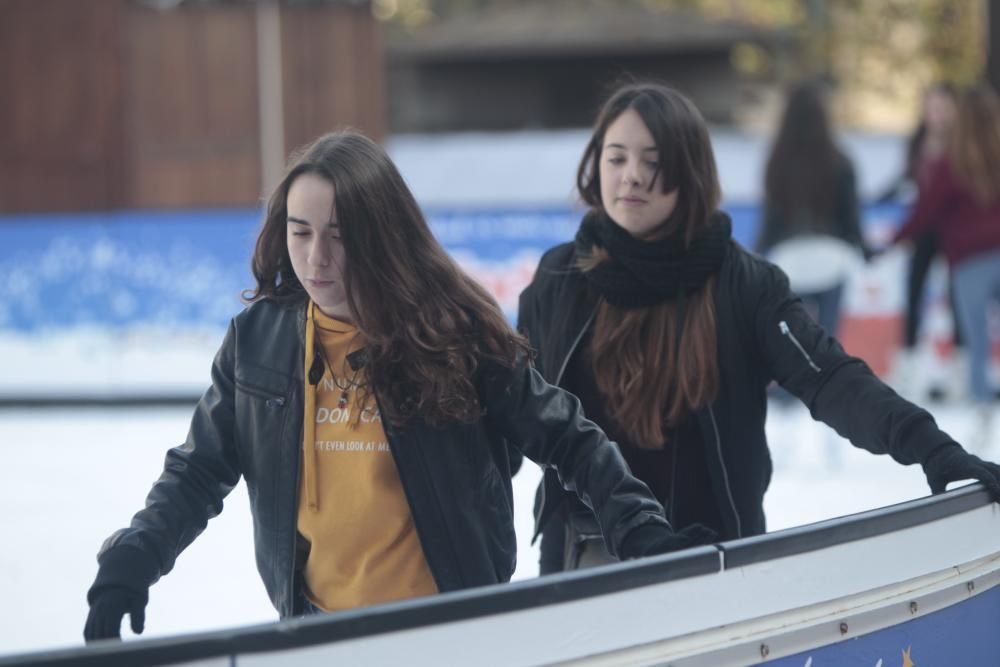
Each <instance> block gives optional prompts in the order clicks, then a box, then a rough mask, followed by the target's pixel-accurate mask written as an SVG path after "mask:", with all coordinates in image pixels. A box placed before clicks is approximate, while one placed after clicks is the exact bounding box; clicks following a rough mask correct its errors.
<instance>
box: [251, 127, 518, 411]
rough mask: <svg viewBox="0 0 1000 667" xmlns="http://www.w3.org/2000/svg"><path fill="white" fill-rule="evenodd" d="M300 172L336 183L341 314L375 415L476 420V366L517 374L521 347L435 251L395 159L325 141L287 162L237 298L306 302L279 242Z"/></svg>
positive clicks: (350, 135) (481, 292) (342, 135)
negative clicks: (344, 308)
mask: <svg viewBox="0 0 1000 667" xmlns="http://www.w3.org/2000/svg"><path fill="white" fill-rule="evenodd" d="M307 173H308V174H316V175H319V176H321V177H322V178H325V179H326V180H328V181H329V182H330V183H332V184H333V188H334V207H335V209H336V219H337V222H338V225H339V231H340V235H341V240H342V242H343V244H344V251H345V258H346V259H345V266H344V287H345V289H346V292H347V301H348V306H349V308H350V311H351V316H352V318H353V319H354V321H355V323H356V324H357V326H358V329H359V330H360V332H361V333H362V335H363V336H364V338H365V342H366V351H367V359H368V362H367V366H366V368H367V375H368V378H367V379H368V382H369V383H370V386H371V387H372V388H374V389H375V390H377V392H378V395H379V398H380V406H381V409H382V413H383V416H384V417H385V418H387V419H388V420H389V421H390V422H391V423H393V424H395V425H400V426H402V425H405V424H406V423H408V422H409V421H410V420H411V419H413V418H415V417H419V418H421V419H423V420H425V421H427V422H428V423H430V424H433V425H437V426H440V425H443V424H446V423H448V422H452V421H455V420H458V421H464V422H472V421H475V420H476V419H478V418H479V417H480V416H481V414H482V406H481V405H480V403H479V400H478V397H477V392H476V387H475V380H474V374H475V373H476V370H477V368H478V367H479V365H480V364H481V363H482V362H483V361H484V360H489V361H491V362H494V363H499V364H501V365H503V366H505V367H508V368H513V367H514V365H515V364H516V363H518V358H519V357H520V355H521V354H522V353H527V352H528V350H529V347H528V344H527V341H526V340H525V339H524V338H523V337H522V336H521V335H520V334H518V333H516V332H515V331H514V330H513V329H512V328H511V326H510V325H509V324H508V323H507V320H506V318H505V317H504V315H503V313H502V312H501V310H500V307H499V306H498V305H497V303H496V301H495V300H494V299H493V297H492V296H490V294H489V293H488V292H487V291H486V290H485V289H484V288H483V287H482V286H480V285H479V284H478V283H476V282H475V281H474V280H473V279H472V278H470V277H469V276H468V275H466V274H465V273H464V272H463V271H462V269H461V268H459V266H458V265H457V264H456V263H455V261H454V260H452V258H451V257H450V256H449V255H448V253H447V252H446V251H445V250H444V248H443V247H441V244H440V243H438V241H437V240H436V239H435V238H434V236H433V234H432V233H431V230H430V227H429V226H428V225H427V221H426V220H425V219H424V216H423V214H422V213H421V211H420V208H419V207H418V206H417V203H416V201H415V199H414V197H413V194H412V193H411V192H410V190H409V188H408V187H407V186H406V183H405V182H404V181H403V177H402V176H401V175H400V173H399V171H398V170H397V169H396V166H395V165H394V164H393V162H392V160H391V159H390V158H389V156H388V155H387V154H386V153H385V151H384V150H383V149H382V148H381V147H380V146H379V145H378V144H376V143H375V142H373V141H371V140H370V139H368V138H367V137H365V136H363V135H361V134H358V133H355V132H351V131H347V132H335V133H331V134H327V135H324V136H322V137H320V138H319V139H317V140H316V141H315V142H313V143H312V144H310V145H309V146H307V147H306V148H304V149H303V150H302V151H301V152H300V153H299V154H298V155H297V156H295V157H293V159H292V161H291V165H290V167H289V169H288V171H287V172H286V174H285V176H284V178H283V179H282V181H281V183H280V184H279V185H278V187H277V188H276V189H275V191H274V193H273V194H272V195H271V198H270V200H269V201H268V205H267V214H266V217H265V219H264V224H263V228H262V229H261V232H260V236H259V237H258V239H257V247H256V251H255V252H254V257H253V265H252V269H253V275H254V278H255V279H256V281H257V287H256V288H255V289H254V290H252V291H248V292H247V293H246V294H245V296H244V298H245V299H246V300H247V301H248V302H252V301H258V300H261V299H272V300H274V301H277V302H279V303H285V304H301V303H305V302H306V301H307V300H308V298H309V297H308V295H307V294H306V293H305V289H304V288H303V287H302V284H301V283H300V282H299V280H298V278H297V277H296V276H295V273H294V271H293V270H292V262H291V259H290V257H289V255H288V246H287V240H286V239H287V236H286V235H287V231H286V228H287V208H286V204H287V199H288V190H289V188H290V186H291V184H292V182H293V181H294V180H295V179H296V178H298V177H299V176H301V175H302V174H307Z"/></svg>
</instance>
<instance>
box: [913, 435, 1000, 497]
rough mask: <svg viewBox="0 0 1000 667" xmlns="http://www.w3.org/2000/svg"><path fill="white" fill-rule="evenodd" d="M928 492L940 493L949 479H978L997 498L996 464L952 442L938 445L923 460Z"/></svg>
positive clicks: (999, 481)
mask: <svg viewBox="0 0 1000 667" xmlns="http://www.w3.org/2000/svg"><path fill="white" fill-rule="evenodd" d="M923 468H924V474H925V475H927V484H929V485H930V487H931V493H944V492H945V487H946V486H947V485H948V483H949V482H957V481H959V480H963V479H974V480H978V481H980V482H982V483H983V485H984V486H986V489H987V490H988V491H989V492H990V494H991V495H992V496H993V497H994V498H995V499H997V500H998V501H1000V465H997V464H996V463H991V462H989V461H984V460H982V459H981V458H979V457H978V456H975V455H974V454H970V453H969V452H967V451H965V450H964V449H962V446H961V445H959V444H958V443H956V442H951V443H948V444H946V445H942V446H940V447H938V448H937V449H935V450H934V451H933V452H931V455H930V456H928V457H927V460H926V461H924V462H923Z"/></svg>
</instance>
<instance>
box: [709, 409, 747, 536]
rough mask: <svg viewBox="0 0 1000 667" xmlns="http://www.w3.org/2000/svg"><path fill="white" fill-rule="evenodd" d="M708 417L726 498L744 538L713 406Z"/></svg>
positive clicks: (737, 527) (739, 534)
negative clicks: (710, 421)
mask: <svg viewBox="0 0 1000 667" xmlns="http://www.w3.org/2000/svg"><path fill="white" fill-rule="evenodd" d="M708 416H709V417H710V418H711V419H712V430H713V431H714V432H715V451H716V452H717V453H718V455H719V466H720V467H721V468H722V481H723V483H724V484H725V486H726V498H727V499H728V500H729V508H730V509H731V510H733V516H734V517H736V537H737V538H740V537H743V523H742V522H741V521H740V513H739V512H737V511H736V501H735V500H734V499H733V490H732V489H731V488H729V471H727V470H726V461H725V460H724V459H723V458H722V438H720V437H719V425H718V424H717V423H716V422H715V411H714V410H712V406H709V407H708Z"/></svg>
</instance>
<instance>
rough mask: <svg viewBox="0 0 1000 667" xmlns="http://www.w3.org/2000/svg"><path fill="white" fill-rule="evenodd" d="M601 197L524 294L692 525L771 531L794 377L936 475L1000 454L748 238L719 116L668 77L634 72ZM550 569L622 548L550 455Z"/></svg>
mask: <svg viewBox="0 0 1000 667" xmlns="http://www.w3.org/2000/svg"><path fill="white" fill-rule="evenodd" d="M577 185H578V188H579V191H580V194H581V196H582V198H583V201H584V202H585V203H586V204H587V205H588V206H589V207H590V208H589V210H588V212H587V213H586V215H585V216H584V218H583V221H582V223H581V225H580V229H579V231H578V232H577V236H576V239H575V241H574V242H571V243H566V244H563V245H560V246H557V247H555V248H553V249H551V250H549V251H548V252H547V253H546V254H545V255H544V257H543V258H542V260H541V262H540V264H539V267H538V270H537V272H536V274H535V277H534V280H533V281H532V283H531V284H530V285H529V286H528V287H527V288H526V289H525V291H524V292H523V293H522V294H521V300H520V310H519V327H520V329H521V330H522V331H524V332H525V333H526V334H527V335H528V337H529V340H530V342H531V344H532V347H533V348H535V350H536V351H537V352H538V357H537V359H536V365H537V368H538V370H539V371H540V372H541V373H542V375H543V376H544V377H545V378H546V379H547V380H548V381H549V382H551V383H552V384H556V385H560V386H562V387H564V388H566V389H568V390H570V391H572V392H573V393H575V394H576V395H577V396H578V397H579V398H580V399H581V401H582V404H583V407H584V411H585V413H586V414H587V416H588V417H589V418H590V419H592V420H594V421H595V422H596V423H597V424H598V425H600V426H601V428H602V429H604V430H605V431H606V432H607V433H608V434H609V435H611V436H612V437H613V438H614V439H615V440H616V441H617V442H618V445H619V447H620V449H621V451H622V453H623V455H624V458H625V459H626V461H627V462H628V464H629V466H630V467H631V469H632V471H633V473H634V474H635V475H636V476H637V477H638V478H639V479H641V480H642V481H644V482H646V484H647V485H648V486H649V487H650V489H651V490H652V491H653V493H654V494H655V495H656V496H657V497H658V499H659V500H660V501H661V502H663V504H664V506H665V507H666V509H667V512H668V519H669V521H670V523H671V524H672V525H673V526H675V528H683V527H685V526H692V525H695V524H701V525H703V526H707V527H708V528H711V529H712V530H714V531H716V532H717V533H718V534H719V535H720V536H721V537H723V538H725V539H733V538H739V537H746V536H750V535H756V534H760V533H763V532H764V531H765V519H764V510H763V498H764V492H765V491H766V489H767V486H768V483H769V482H770V478H771V471H772V466H771V458H770V454H769V452H768V446H767V440H766V438H765V433H764V421H765V417H766V412H767V396H766V388H767V386H768V384H769V383H770V382H771V381H772V380H776V381H778V382H779V383H780V384H781V385H782V386H784V387H785V388H786V389H787V390H788V391H789V392H790V393H791V394H792V395H794V396H796V397H797V398H799V399H800V400H801V401H802V402H803V403H805V404H806V405H807V406H808V407H809V409H810V411H811V412H812V415H813V417H814V418H816V419H818V420H820V421H823V422H825V423H826V424H828V425H830V426H831V427H833V428H834V429H835V430H836V431H837V432H838V433H839V434H840V435H841V436H843V437H845V438H847V439H849V440H850V441H851V442H852V443H853V444H854V445H855V446H857V447H861V448H864V449H867V450H868V451H870V452H872V453H874V454H889V455H890V456H892V457H893V458H894V459H895V460H896V461H898V462H899V463H901V464H904V465H909V464H914V463H919V464H921V466H922V467H923V470H924V473H925V474H926V476H927V480H928V483H929V484H930V487H931V490H932V491H933V492H935V493H939V492H942V491H944V490H945V487H946V485H947V484H948V483H949V482H953V481H957V480H962V479H976V480H980V481H982V482H984V483H985V484H986V485H987V486H988V487H989V489H990V490H991V491H992V492H993V494H994V495H995V496H997V497H998V498H1000V466H997V465H995V464H993V463H989V462H985V461H982V460H981V459H979V458H977V457H975V456H973V455H971V454H968V453H967V452H966V451H965V450H964V449H963V448H962V447H961V446H960V445H958V444H957V443H956V442H955V441H954V440H953V439H952V438H951V437H950V436H949V435H948V434H946V433H944V432H943V431H941V430H940V429H939V428H938V427H937V425H936V423H935V422H934V419H933V417H931V415H930V414H929V413H927V412H926V411H925V410H923V409H921V408H919V407H917V406H916V405H913V404H912V403H909V402H907V401H905V400H903V399H902V398H900V397H899V396H898V395H896V393H895V392H893V391H892V389H890V388H889V387H887V386H886V385H885V384H883V383H882V382H881V381H879V379H878V378H877V377H876V376H875V375H874V374H873V373H872V372H871V370H870V369H869V368H868V366H867V365H866V364H865V363H864V362H863V361H862V360H860V359H857V358H854V357H851V356H849V355H848V354H847V353H845V352H844V350H843V348H842V347H841V346H840V344H839V343H838V342H837V341H836V340H835V339H834V338H832V337H831V336H829V335H827V333H826V332H825V331H824V330H823V329H822V328H821V327H819V326H818V325H817V324H816V323H815V322H814V321H813V319H812V318H811V317H810V316H809V315H808V314H807V311H806V310H805V309H804V308H803V306H802V303H801V301H800V300H799V299H798V298H797V297H796V296H795V295H794V294H793V293H792V292H791V291H790V290H789V287H788V280H787V278H786V277H785V275H784V274H783V273H782V272H781V270H780V269H778V268H777V267H775V266H774V265H772V264H770V263H768V262H767V261H765V260H763V259H761V258H759V257H757V256H755V255H753V254H751V253H749V252H748V251H746V250H745V249H744V248H742V247H741V246H740V245H739V244H738V243H736V242H735V241H734V240H733V239H732V238H731V225H730V220H729V218H728V216H726V214H725V213H723V212H722V211H720V210H719V208H718V207H719V202H720V199H721V193H720V187H719V180H718V175H717V170H716V166H715V158H714V156H713V152H712V147H711V143H710V140H709V135H708V130H707V127H706V125H705V122H704V120H703V119H702V117H701V115H700V114H699V112H698V110H697V109H696V108H695V107H694V105H693V104H692V103H691V102H690V101H689V100H688V99H687V98H685V97H684V96H683V95H681V94H679V93H678V92H676V91H674V90H672V89H670V88H668V87H665V86H660V85H652V84H633V85H628V86H625V87H623V88H621V89H619V90H618V91H617V92H616V93H614V94H613V95H612V97H611V98H610V99H609V100H608V101H607V102H606V104H605V105H604V108H603V109H602V111H601V112H600V115H599V116H598V119H597V122H596V125H595V129H594V132H593V135H592V137H591V139H590V142H589V143H588V145H587V148H586V150H585V152H584V155H583V159H582V161H581V163H580V167H579V171H578V174H577ZM535 515H536V535H537V534H538V533H541V535H542V548H541V552H542V553H541V563H540V564H541V573H542V574H546V573H550V572H555V571H559V570H563V569H574V568H578V567H586V566H589V565H594V564H600V563H603V562H608V561H609V560H612V558H611V557H610V556H609V555H608V554H607V551H606V549H605V548H604V545H603V542H602V539H601V537H600V531H599V530H598V529H597V524H596V523H595V520H594V516H593V513H592V512H591V511H590V510H588V509H587V508H586V507H585V506H583V505H582V504H580V503H579V502H577V501H576V500H575V499H573V498H571V497H570V496H568V495H567V494H566V493H565V492H564V491H563V490H562V488H561V486H560V484H559V480H558V477H557V476H556V474H555V473H553V472H551V471H547V472H546V473H545V476H544V479H543V481H542V483H541V485H540V486H539V490H538V494H537V497H536V507H535Z"/></svg>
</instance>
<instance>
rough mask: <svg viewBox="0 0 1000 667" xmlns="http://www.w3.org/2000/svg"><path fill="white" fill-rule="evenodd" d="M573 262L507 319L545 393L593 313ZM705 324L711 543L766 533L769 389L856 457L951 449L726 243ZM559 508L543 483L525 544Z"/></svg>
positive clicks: (774, 271) (905, 457)
mask: <svg viewBox="0 0 1000 667" xmlns="http://www.w3.org/2000/svg"><path fill="white" fill-rule="evenodd" d="M576 262H577V259H576V251H575V249H574V246H573V244H572V243H567V244H563V245H560V246H557V247H555V248H553V249H551V250H549V251H548V252H547V253H546V254H545V255H544V256H543V257H542V260H541V262H540V263H539V266H538V270H537V271H536V273H535V277H534V280H533V281H532V283H531V284H530V285H529V286H528V287H527V288H526V289H525V290H524V292H522V294H521V300H520V306H519V311H518V326H519V327H520V328H521V329H522V330H523V331H524V332H525V333H526V334H527V335H528V337H529V338H530V340H531V344H532V346H533V347H534V348H535V349H536V350H537V351H538V358H537V359H536V368H538V369H539V370H540V371H541V373H542V375H543V376H544V377H545V379H546V380H548V381H549V382H551V383H552V384H555V385H558V384H560V383H561V382H562V381H563V374H564V372H565V370H566V365H567V363H568V362H569V359H570V357H571V356H572V355H573V353H574V351H575V350H576V348H577V346H578V345H579V343H580V341H581V339H582V338H583V337H584V334H585V333H586V332H587V330H588V329H589V327H590V326H591V324H592V322H593V318H594V315H595V314H596V308H597V296H596V294H595V293H594V292H593V291H592V290H590V289H588V285H587V280H586V278H585V277H584V276H583V274H582V273H581V272H580V271H579V269H577V268H576ZM715 322H716V336H717V351H718V366H719V373H720V382H719V393H718V395H717V397H716V399H715V401H714V402H712V403H711V404H710V405H708V406H706V407H705V408H703V409H701V410H699V411H697V413H696V414H695V420H696V422H697V425H698V428H699V430H700V432H701V437H702V442H703V443H704V444H705V447H704V451H705V456H706V457H707V459H706V464H707V466H708V470H709V474H710V477H711V480H712V493H713V495H714V497H715V498H716V501H717V503H718V506H719V512H720V515H721V517H722V519H723V522H724V524H725V525H724V526H723V534H722V535H721V537H723V538H725V539H732V538H736V537H747V536H750V535H757V534H760V533H763V532H764V531H765V528H766V525H765V520H764V492H765V491H766V489H767V487H768V484H769V483H770V481H771V469H772V466H771V456H770V453H769V451H768V447H767V438H766V437H765V434H764V421H765V418H766V416H767V394H766V388H767V386H768V384H769V383H770V382H771V381H772V380H776V381H777V382H778V383H779V384H781V385H782V386H783V387H785V389H787V390H788V391H789V392H791V393H792V394H793V395H795V396H796V397H798V398H799V399H800V400H801V401H802V402H803V403H804V404H805V405H806V406H807V407H808V408H809V410H810V412H811V414H812V416H813V418H814V419H817V420H819V421H822V422H825V423H826V424H828V425H829V426H831V427H833V428H834V429H835V430H836V431H837V433H839V434H840V435H841V436H843V437H844V438H847V439H849V440H850V441H851V442H852V443H853V444H854V445H855V446H857V447H861V448H864V449H866V450H868V451H870V452H872V453H874V454H889V455H890V456H892V457H893V458H894V459H895V460H896V461H898V462H900V463H902V464H911V463H922V462H923V461H924V460H925V459H926V458H927V456H928V454H929V453H930V452H931V451H932V450H934V449H935V448H936V447H938V446H939V445H941V444H944V443H947V442H953V440H952V438H951V437H950V436H949V435H948V434H947V433H944V432H943V431H941V430H940V429H939V428H938V427H937V424H936V423H935V422H934V418H933V417H931V415H930V414H929V413H928V412H927V411H926V410H923V409H921V408H919V407H917V406H916V405H913V404H912V403H910V402H908V401H906V400H904V399H902V398H900V397H899V396H898V395H897V394H896V393H895V392H894V391H893V390H892V389H890V388H889V387H888V386H886V385H885V384H883V383H882V382H881V381H880V380H879V379H878V378H877V377H875V375H874V374H873V373H872V371H871V369H869V368H868V365H867V364H865V363H864V362H863V361H862V360H861V359H858V358H856V357H852V356H850V355H848V354H847V353H846V352H844V349H843V348H842V347H841V346H840V344H839V343H838V342H837V341H836V340H835V339H833V338H832V337H830V336H828V335H827V334H826V332H825V331H824V330H823V329H822V328H821V327H820V326H818V325H817V324H816V323H815V322H814V321H813V319H812V318H811V317H810V316H809V314H808V313H807V312H806V310H805V308H803V306H802V303H801V301H800V300H799V299H798V298H797V297H796V296H795V295H794V294H793V293H792V292H791V290H790V289H789V287H788V279H787V278H786V277H785V274H784V273H783V272H782V271H781V269H779V268H778V267H776V266H775V265H773V264H771V263H770V262H767V261H765V260H763V259H761V258H760V257H757V256H755V255H752V254H751V253H749V252H747V251H746V250H744V249H743V248H742V247H741V246H740V245H739V244H738V243H736V242H735V241H733V242H731V243H730V247H729V249H728V251H727V253H726V256H725V259H724V260H723V263H722V267H721V269H720V271H719V275H718V278H717V280H716V284H715ZM637 472H638V476H639V478H640V479H641V478H642V477H643V475H642V471H637ZM565 500H566V498H565V496H564V494H563V493H562V490H561V489H560V488H559V484H558V480H557V479H556V478H555V477H554V476H553V475H551V474H549V473H546V475H545V478H544V480H543V482H542V485H541V487H540V489H539V494H538V498H537V499H536V534H537V533H538V532H540V531H541V530H542V528H543V527H544V526H545V524H546V523H547V522H548V521H549V520H550V518H551V517H553V515H554V514H556V511H555V510H556V509H557V508H558V507H559V506H561V503H562V502H564V501H565Z"/></svg>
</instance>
